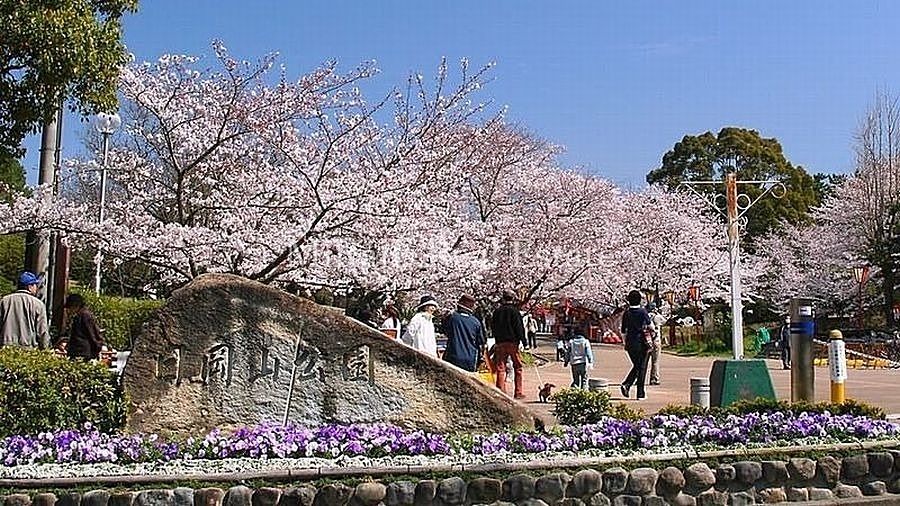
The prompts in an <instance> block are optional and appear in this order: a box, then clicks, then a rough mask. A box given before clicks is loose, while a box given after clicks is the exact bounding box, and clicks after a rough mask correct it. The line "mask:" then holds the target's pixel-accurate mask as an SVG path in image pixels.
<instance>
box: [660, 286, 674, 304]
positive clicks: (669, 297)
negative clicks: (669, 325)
mask: <svg viewBox="0 0 900 506" xmlns="http://www.w3.org/2000/svg"><path fill="white" fill-rule="evenodd" d="M662 297H663V299H664V300H665V301H666V302H668V303H669V305H670V306H674V305H675V291H673V290H666V291H665V292H663V294H662Z"/></svg>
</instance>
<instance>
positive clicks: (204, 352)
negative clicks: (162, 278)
mask: <svg viewBox="0 0 900 506" xmlns="http://www.w3.org/2000/svg"><path fill="white" fill-rule="evenodd" d="M123 383H124V386H125V389H126V391H127V393H128V394H129V396H130V399H131V402H132V409H131V411H130V413H129V418H128V428H129V430H132V431H142V432H162V433H180V434H186V433H194V434H196V433H203V432H206V431H209V430H212V429H214V428H222V429H229V428H236V427H241V426H245V425H250V424H258V423H262V422H273V423H285V422H290V423H296V424H301V425H320V424H325V423H346V424H350V423H374V422H386V423H392V424H396V425H400V426H402V427H407V428H420V429H425V430H430V431H435V432H443V433H448V432H459V431H466V432H471V431H497V430H500V429H502V428H505V427H523V428H525V427H527V428H531V427H533V426H535V425H537V424H541V423H542V422H541V421H540V420H538V419H537V418H536V417H535V415H533V414H532V413H531V412H530V411H529V410H528V409H527V408H526V407H525V406H524V405H523V404H521V403H519V402H516V401H514V400H513V399H510V398H509V397H507V396H506V395H504V394H503V393H501V392H500V391H499V390H497V389H495V388H494V387H492V386H488V385H485V384H483V383H482V382H481V381H479V380H478V378H477V377H476V376H475V375H474V374H469V373H466V372H464V371H462V370H461V369H458V368H456V367H453V366H451V365H449V364H447V363H445V362H442V361H440V360H437V359H435V358H432V357H429V356H426V355H423V354H421V353H419V352H417V351H415V350H413V349H412V348H409V347H407V346H405V345H404V344H402V343H401V342H399V341H397V340H394V339H390V338H388V337H387V336H386V335H384V334H382V333H381V332H379V331H377V330H374V329H372V328H370V327H368V326H366V325H363V324H361V323H359V322H357V321H356V320H353V319H350V318H347V317H345V316H344V315H343V314H341V313H340V312H337V311H335V310H334V309H333V308H326V307H324V306H319V305H317V304H315V303H314V302H312V301H309V300H306V299H302V298H299V297H295V296H292V295H290V294H287V293H285V292H283V291H281V290H278V289H275V288H272V287H269V286H267V285H263V284H261V283H257V282H254V281H250V280H247V279H245V278H240V277H236V276H230V275H222V274H206V275H203V276H200V277H198V278H196V279H195V280H194V281H192V282H191V283H190V284H188V285H187V286H185V287H184V288H181V289H180V290H177V291H176V292H175V293H173V294H172V297H171V298H169V300H168V301H167V302H166V305H165V306H163V307H162V308H160V309H159V310H158V311H157V312H156V313H154V315H153V316H152V317H151V319H150V320H149V321H148V322H147V324H145V326H144V329H143V331H142V333H141V335H140V336H139V337H138V339H137V340H136V341H135V346H134V350H133V352H132V354H131V356H130V357H129V359H128V363H127V365H126V367H125V371H124V377H123Z"/></svg>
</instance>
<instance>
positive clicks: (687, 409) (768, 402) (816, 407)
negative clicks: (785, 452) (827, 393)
mask: <svg viewBox="0 0 900 506" xmlns="http://www.w3.org/2000/svg"><path fill="white" fill-rule="evenodd" d="M776 411H780V412H785V413H794V414H799V413H802V412H807V413H824V412H825V411H828V412H829V413H832V414H835V415H853V416H866V417H869V418H873V419H875V420H884V418H885V414H884V410H883V409H881V408H879V407H878V406H873V405H871V404H866V403H865V402H862V401H855V400H853V399H847V400H846V401H844V402H842V403H836V402H816V403H813V402H805V401H800V402H790V401H785V400H775V399H765V398H762V397H759V398H757V399H753V400H744V401H737V402H735V403H733V404H731V405H729V406H727V407H725V408H719V407H712V408H709V409H706V408H702V407H700V406H679V405H674V404H670V405H668V406H664V407H663V408H662V409H660V410H659V412H658V413H659V414H661V415H678V416H694V415H712V416H727V415H744V414H747V413H771V412H776Z"/></svg>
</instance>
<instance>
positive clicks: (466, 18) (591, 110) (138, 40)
mask: <svg viewBox="0 0 900 506" xmlns="http://www.w3.org/2000/svg"><path fill="white" fill-rule="evenodd" d="M141 3H142V4H141V6H140V10H139V12H138V13H136V14H133V15H131V16H129V17H128V18H127V19H126V22H125V41H126V43H127V45H128V48H129V50H130V51H131V52H133V53H134V54H135V55H136V57H137V58H138V59H140V60H146V59H155V58H156V57H158V56H159V55H161V54H163V53H188V54H202V55H209V54H211V49H210V41H211V40H212V39H214V38H219V39H222V40H223V41H224V42H225V44H226V45H227V46H228V47H229V49H230V50H231V52H232V54H234V55H235V56H238V57H241V58H248V59H250V58H256V57H258V56H262V55H263V54H265V53H268V52H270V51H273V50H277V51H279V52H280V53H281V55H282V58H281V61H282V62H283V63H284V64H285V65H286V66H287V68H288V72H289V75H291V76H297V75H299V74H301V73H304V72H307V71H309V70H312V69H313V68H314V67H315V66H316V65H317V64H319V63H321V62H323V61H326V60H329V59H336V60H338V62H339V63H340V64H341V66H342V67H343V68H346V69H348V70H349V69H350V68H352V67H354V66H355V65H356V64H357V63H359V62H360V61H364V60H372V59H374V60H376V61H377V62H378V67H379V68H380V69H381V73H380V75H378V76H377V77H376V78H375V80H374V82H372V83H370V84H369V85H368V86H367V87H365V88H364V89H366V90H370V91H371V92H372V94H373V95H374V94H381V93H383V92H385V91H386V90H388V89H390V88H391V87H392V86H397V85H401V84H402V83H404V82H405V80H406V76H407V75H409V74H410V73H411V72H416V71H419V72H421V73H423V74H425V75H430V74H432V73H433V71H434V69H435V67H436V66H437V64H438V62H439V61H440V58H441V57H443V56H446V57H448V58H449V59H450V60H458V59H459V58H463V57H466V58H468V59H469V60H470V62H471V63H472V65H473V66H478V65H480V64H483V63H486V62H489V61H493V62H496V64H497V66H496V67H495V68H494V70H493V71H492V76H493V78H494V81H493V82H492V83H491V84H490V85H489V86H488V87H487V88H486V89H485V93H486V95H487V96H488V97H490V98H492V99H493V100H494V101H495V102H496V103H497V104H500V105H505V106H507V107H508V111H509V113H508V117H509V118H510V119H511V120H513V121H515V122H518V123H520V124H522V125H524V126H526V127H527V128H528V129H529V130H531V131H532V132H534V133H535V134H536V135H538V136H540V137H542V138H544V139H547V140H549V141H551V142H554V143H556V144H560V145H563V146H565V147H566V150H567V152H566V154H565V155H564V156H563V157H562V161H563V163H564V164H566V165H569V166H580V167H583V168H584V169H586V170H589V171H590V172H593V173H596V174H599V175H602V176H604V177H607V178H609V179H612V180H613V181H616V182H618V183H620V184H623V185H625V186H639V185H642V184H643V180H644V176H645V175H646V173H647V172H648V171H649V170H650V169H652V168H654V167H655V166H657V165H658V164H659V162H660V160H661V158H662V155H663V154H664V153H665V152H666V151H667V150H669V149H670V148H671V147H672V145H673V144H674V143H675V142H677V141H678V140H680V139H681V137H682V136H684V135H686V134H698V133H702V132H705V131H707V130H712V131H714V132H715V131H718V130H719V129H720V128H721V127H723V126H742V127H747V128H753V129H757V130H759V131H760V132H761V133H762V134H763V135H764V136H767V137H776V138H778V139H779V140H780V141H781V143H782V146H783V147H784V150H785V153H786V155H787V156H788V158H789V159H790V160H791V161H792V162H793V163H795V164H800V165H803V166H804V167H806V168H807V170H809V171H811V172H847V171H850V170H852V168H853V151H852V144H853V133H854V130H855V129H856V127H857V125H858V124H859V121H860V118H861V117H862V116H863V114H864V113H865V111H866V109H867V108H868V107H869V105H870V104H871V102H872V99H873V96H874V94H875V92H876V91H878V90H887V91H890V92H893V93H898V92H900V51H898V49H897V48H900V35H898V34H900V30H897V25H898V22H900V2H891V1H858V2H839V1H792V2H784V1H754V2H750V1H745V2H722V1H714V2H713V1H690V2H670V1H655V2H651V1H628V2H611V1H609V2H599V1H581V2H575V1H570V2H566V1H557V2H550V1H546V2H538V1H513V0H504V1H492V2H491V1H468V0H455V1H443V2H433V1H423V0H419V1H400V0H386V1H374V0H370V1H363V0H360V1H356V2H351V1H341V0H336V1H335V0H332V1H319V0H315V1H313V0H310V1H289V0H280V1H276V0H256V1H254V2H248V1H246V0H190V1H185V0H143V1H142V2H141ZM372 98H374V97H372ZM83 128H84V126H83V124H81V123H79V118H76V117H70V118H67V120H66V125H65V129H64V156H73V155H76V154H78V153H80V152H81V151H82V149H83V148H82V147H81V141H80V139H81V131H82V129H83ZM37 142H38V141H37V139H36V138H31V139H30V140H29V142H28V148H29V154H28V156H27V158H26V160H25V164H26V168H27V169H28V171H29V180H30V181H32V182H33V181H34V179H35V178H36V176H35V175H34V174H35V173H36V165H37Z"/></svg>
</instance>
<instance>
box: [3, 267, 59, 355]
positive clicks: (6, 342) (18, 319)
mask: <svg viewBox="0 0 900 506" xmlns="http://www.w3.org/2000/svg"><path fill="white" fill-rule="evenodd" d="M41 282H42V279H41V278H40V277H38V276H35V275H34V274H33V273H31V272H28V271H26V272H23V273H22V274H21V275H20V276H19V282H18V290H16V291H15V292H13V293H11V294H9V295H7V296H5V297H3V299H0V346H22V347H25V348H40V349H42V350H43V349H47V348H49V347H50V331H49V328H48V325H47V308H46V307H45V306H44V302H43V301H42V300H41V299H39V298H37V296H36V295H37V292H38V288H40V286H41Z"/></svg>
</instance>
